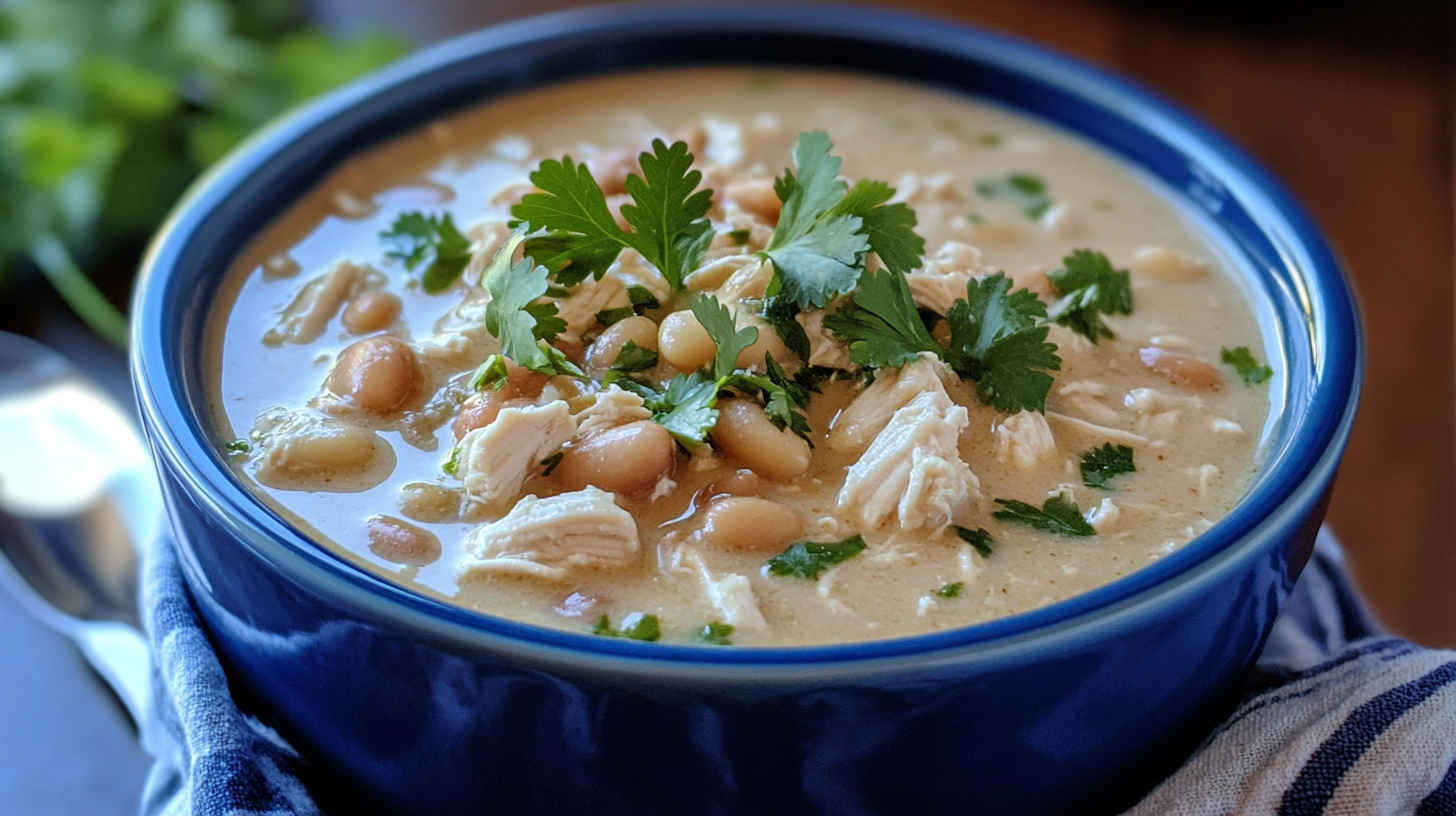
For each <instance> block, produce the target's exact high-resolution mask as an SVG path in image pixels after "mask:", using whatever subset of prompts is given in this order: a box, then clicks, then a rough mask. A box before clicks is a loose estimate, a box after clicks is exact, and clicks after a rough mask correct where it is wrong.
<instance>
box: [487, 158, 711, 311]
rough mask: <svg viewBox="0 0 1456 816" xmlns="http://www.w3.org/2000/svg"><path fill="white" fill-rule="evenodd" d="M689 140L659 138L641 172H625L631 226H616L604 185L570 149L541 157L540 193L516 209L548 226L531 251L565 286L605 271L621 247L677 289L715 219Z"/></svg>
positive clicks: (625, 213) (534, 176)
mask: <svg viewBox="0 0 1456 816" xmlns="http://www.w3.org/2000/svg"><path fill="white" fill-rule="evenodd" d="M692 163H693V156H692V154H691V153H689V152H688V146H687V143H686V142H674V143H673V144H672V146H671V147H669V146H668V145H667V144H666V143H664V142H663V141H662V140H661V139H654V140H653V142H652V152H650V153H647V152H644V153H642V154H641V156H640V158H639V164H640V166H641V169H642V175H640V176H639V175H638V174H636V173H633V174H632V175H630V176H628V177H627V182H626V186H627V193H628V195H630V196H631V198H632V203H631V204H625V205H623V206H622V218H623V219H624V220H625V221H626V222H627V223H628V225H629V226H631V227H632V230H631V231H627V230H623V229H622V228H621V227H619V226H617V220H616V218H615V217H613V215H612V211H611V208H610V207H609V206H608V205H607V197H606V195H605V194H604V193H603V192H602V188H601V187H600V186H599V185H598V184H597V182H596V180H595V179H593V178H592V174H591V170H590V169H589V168H588V167H587V166H586V165H585V164H577V163H576V162H575V161H573V160H572V158H571V157H570V156H565V157H563V158H562V159H561V160H560V161H557V160H555V159H547V160H545V161H542V162H541V164H540V166H539V167H537V168H536V171H535V172H533V173H531V183H532V184H534V185H535V186H536V187H537V188H538V189H539V190H540V191H541V192H539V193H528V194H526V195H525V196H523V197H522V198H521V202H520V203H519V204H517V205H515V206H514V207H512V208H511V215H512V216H513V217H514V218H515V219H516V221H517V222H518V223H519V222H529V223H531V224H535V225H536V227H537V228H539V229H544V230H546V233H545V234H544V235H540V236H534V237H532V238H531V239H530V240H529V241H528V242H527V244H526V253H527V254H528V255H529V256H530V257H532V258H534V259H536V260H537V261H538V262H539V263H541V264H542V265H543V266H545V267H546V268H547V269H549V270H550V271H551V273H552V276H553V277H554V278H555V280H556V281H557V282H558V283H560V284H562V285H565V286H570V285H572V284H576V283H580V282H581V281H584V280H586V279H587V277H588V276H593V277H596V278H598V279H600V278H601V277H602V275H604V274H606V271H607V267H609V266H611V264H612V262H613V261H615V260H616V259H617V256H618V255H619V254H620V253H621V251H622V250H623V249H627V248H631V249H635V250H637V251H638V252H641V253H642V256H643V257H644V258H646V259H647V261H648V262H649V263H651V264H652V265H653V266H655V267H656V268H657V271H658V272H659V273H661V274H662V276H663V278H665V279H666V280H667V281H668V283H670V284H671V285H672V287H673V288H674V289H678V288H681V287H682V280H683V278H684V277H685V276H686V275H687V273H688V272H689V271H691V270H692V268H693V267H694V266H696V265H697V263H698V260H699V259H701V258H702V255H703V252H704V251H705V250H706V249H707V246H708V242H709V241H711V240H712V226H711V224H709V222H708V220H707V219H706V218H705V216H706V215H707V212H708V208H709V207H711V206H712V196H713V193H712V191H711V190H697V189H696V188H697V186H698V184H699V183H700V182H701V181H702V179H703V174H702V173H700V172H699V171H697V170H693V169H691V168H692Z"/></svg>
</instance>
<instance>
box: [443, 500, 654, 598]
mask: <svg viewBox="0 0 1456 816" xmlns="http://www.w3.org/2000/svg"><path fill="white" fill-rule="evenodd" d="M641 547H642V545H641V542H640V540H639V539H638V537H637V523H636V522H635V521H633V520H632V515H631V514H630V513H628V512H627V511H626V510H623V509H622V508H620V507H618V506H617V503H616V497H615V496H613V495H612V494H611V493H607V492H605V491H602V490H598V489H597V488H595V487H587V488H584V489H582V490H578V491H576V492H574V493H562V494H561V495H559V496H549V497H547V498H544V499H542V498H537V497H535V496H527V497H525V498H524V499H521V500H520V501H519V502H517V503H516V506H515V507H514V508H512V509H511V512H509V513H507V514H506V515H505V517H503V518H501V519H500V520H499V521H495V522H492V523H490V524H485V525H482V526H481V527H479V528H477V529H476V530H475V531H474V532H472V533H471V534H470V535H469V537H467V538H466V539H465V552H466V556H465V559H464V560H463V561H462V562H461V565H460V567H461V569H460V572H461V574H462V575H464V574H468V573H471V572H476V571H484V572H513V573H518V574H522V575H531V576H535V577H538V578H545V579H547V580H552V581H560V580H562V579H564V578H566V576H567V575H568V573H569V572H570V571H571V570H573V569H614V568H617V567H623V566H626V565H628V564H630V563H632V562H633V561H634V560H636V559H637V557H638V553H639V552H640V551H641Z"/></svg>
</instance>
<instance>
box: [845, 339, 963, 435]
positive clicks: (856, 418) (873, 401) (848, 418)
mask: <svg viewBox="0 0 1456 816" xmlns="http://www.w3.org/2000/svg"><path fill="white" fill-rule="evenodd" d="M944 372H945V367H944V365H942V364H941V362H940V360H939V358H937V357H936V356H935V355H934V354H930V353H926V354H922V355H920V359H918V360H916V361H915V362H913V363H911V364H909V365H907V366H904V367H903V368H901V369H899V370H898V371H880V372H879V373H878V375H877V376H876V377H875V381H874V382H873V383H872V384H870V386H869V387H868V388H866V389H865V390H864V391H862V392H861V393H860V394H859V396H857V397H855V398H854V401H853V402H851V403H850V404H849V405H848V406H847V407H846V408H845V409H844V412H843V413H841V414H840V415H839V418H838V419H837V420H835V422H834V427H833V428H832V429H830V431H829V449H830V450H834V451H838V452H841V453H851V454H853V453H859V452H861V451H863V450H864V449H865V448H867V447H869V445H870V441H871V440H873V439H874V438H875V434H877V433H879V432H880V431H881V430H882V429H884V427H885V426H886V425H888V424H890V417H892V416H893V415H894V414H895V412H896V411H898V410H900V409H901V408H903V407H905V406H906V405H907V404H909V402H910V400H912V399H914V398H915V396H916V395H917V394H921V393H924V392H938V393H939V394H940V395H941V396H942V397H946V399H947V401H949V397H948V396H947V395H946V392H945V384H944V383H943V382H942V381H941V377H942V376H944Z"/></svg>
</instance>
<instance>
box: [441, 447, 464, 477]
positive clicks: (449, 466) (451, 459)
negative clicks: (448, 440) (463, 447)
mask: <svg viewBox="0 0 1456 816" xmlns="http://www.w3.org/2000/svg"><path fill="white" fill-rule="evenodd" d="M459 469H460V446H459V445H456V446H455V447H453V448H451V449H450V455H449V456H448V457H446V459H445V464H443V465H440V470H443V471H445V473H446V474H448V475H450V476H454V475H455V472H456V471H457V470H459Z"/></svg>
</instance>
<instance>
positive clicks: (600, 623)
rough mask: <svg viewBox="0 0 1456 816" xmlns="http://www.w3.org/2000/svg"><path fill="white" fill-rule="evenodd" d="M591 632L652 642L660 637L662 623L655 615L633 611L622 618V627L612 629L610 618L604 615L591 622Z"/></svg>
mask: <svg viewBox="0 0 1456 816" xmlns="http://www.w3.org/2000/svg"><path fill="white" fill-rule="evenodd" d="M591 633H592V634H593V635H601V636H603V637H623V638H628V639H630V640H644V641H647V642H649V643H650V642H652V641H655V640H658V639H660V638H661V637H662V625H661V623H660V622H659V621H658V620H657V616H656V615H643V614H639V613H634V614H631V615H628V616H627V617H625V618H623V619H622V628H621V629H613V628H612V619H611V618H610V617H608V616H606V615H602V616H601V617H600V618H597V622H596V623H594V624H592V628H591Z"/></svg>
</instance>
